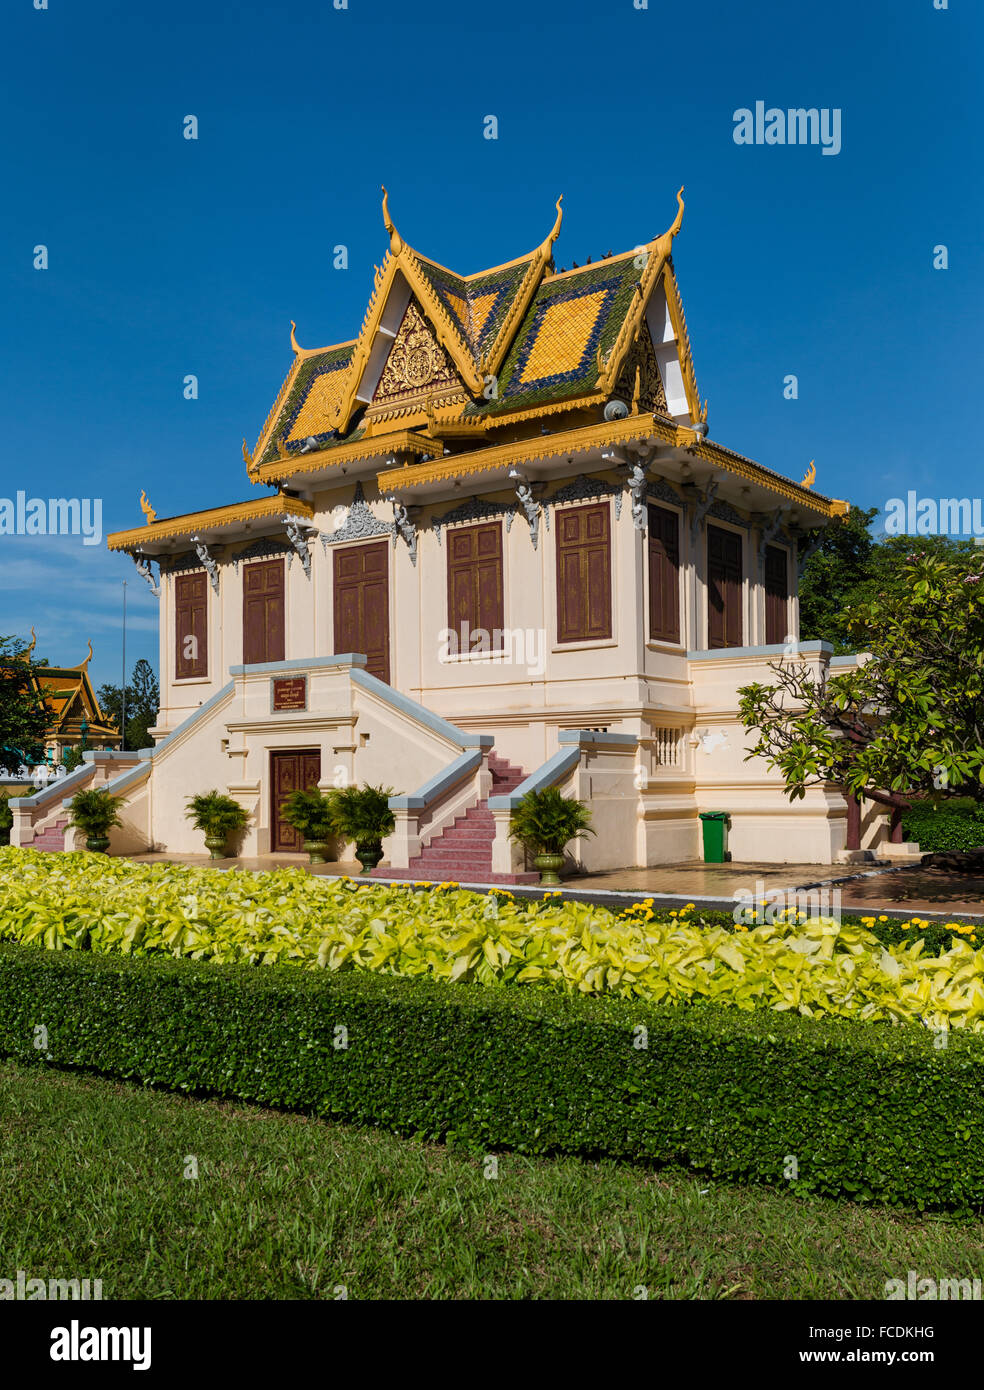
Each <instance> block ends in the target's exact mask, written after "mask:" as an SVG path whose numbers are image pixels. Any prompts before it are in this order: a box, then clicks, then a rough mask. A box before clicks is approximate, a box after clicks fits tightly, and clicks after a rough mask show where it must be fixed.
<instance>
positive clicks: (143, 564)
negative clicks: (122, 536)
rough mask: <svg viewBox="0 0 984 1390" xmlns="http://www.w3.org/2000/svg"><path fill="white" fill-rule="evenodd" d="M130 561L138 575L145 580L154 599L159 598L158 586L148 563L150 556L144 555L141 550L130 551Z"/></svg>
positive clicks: (159, 590) (151, 567)
mask: <svg viewBox="0 0 984 1390" xmlns="http://www.w3.org/2000/svg"><path fill="white" fill-rule="evenodd" d="M130 559H131V560H132V561H133V563H134V564H135V565H136V567H137V570H138V571H139V573H140V574H141V575H142V576H143V578H144V579H146V581H147V583H148V585H149V587H150V592H151V593H152V594H153V595H154V598H160V596H161V589H160V584H159V583H158V582H157V580H155V578H154V570H153V566H152V565H151V562H150V556H149V555H145V554H144V553H143V551H142V550H131V551H130Z"/></svg>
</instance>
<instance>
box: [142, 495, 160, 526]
mask: <svg viewBox="0 0 984 1390" xmlns="http://www.w3.org/2000/svg"><path fill="white" fill-rule="evenodd" d="M140 510H141V511H142V512H143V514H144V516H145V517H146V518H147V525H148V526H153V524H154V522H155V521H156V520H157V513H156V512H155V511H154V509H153V507H152V506H151V505H150V503H149V502H148V501H147V494H146V492H144V491H143V489H142V488H141V490H140Z"/></svg>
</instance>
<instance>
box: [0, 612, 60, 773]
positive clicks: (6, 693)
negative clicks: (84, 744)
mask: <svg viewBox="0 0 984 1390" xmlns="http://www.w3.org/2000/svg"><path fill="white" fill-rule="evenodd" d="M40 664H41V663H39V662H33V661H32V660H31V658H30V654H29V651H28V649H27V648H26V647H25V645H24V643H23V642H21V641H19V640H18V639H17V638H16V637H0V770H2V771H3V772H7V773H10V774H11V775H12V776H13V775H16V774H17V772H18V770H19V768H20V766H21V764H22V763H37V762H41V761H42V760H43V759H44V741H45V733H46V732H47V729H48V725H49V723H50V721H51V710H50V709H49V708H48V706H47V705H46V704H45V702H44V700H42V699H41V698H40V696H39V695H38V693H37V689H36V687H35V685H34V683H33V681H32V678H31V672H32V670H33V669H34V667H36V666H37V665H40Z"/></svg>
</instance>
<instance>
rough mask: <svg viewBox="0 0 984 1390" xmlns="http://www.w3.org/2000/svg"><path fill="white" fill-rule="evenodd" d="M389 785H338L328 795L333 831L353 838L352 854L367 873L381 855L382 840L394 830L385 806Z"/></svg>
mask: <svg viewBox="0 0 984 1390" xmlns="http://www.w3.org/2000/svg"><path fill="white" fill-rule="evenodd" d="M393 795H394V792H393V789H392V788H391V787H340V788H339V789H338V790H337V791H335V792H334V793H333V794H332V797H331V804H332V819H333V822H334V827H335V830H336V831H337V833H338V834H339V835H341V836H344V838H345V839H346V840H354V841H355V857H356V859H358V861H359V863H360V864H361V865H362V872H363V873H364V874H367V873H368V872H369V870H370V869H374V868H375V867H376V865H377V864H378V863H379V861H380V859H382V857H383V839H384V837H385V836H387V835H392V833H393V831H394V830H395V829H396V817H395V816H394V815H393V812H392V811H391V810H390V807H389V799H390V797H391V796H393Z"/></svg>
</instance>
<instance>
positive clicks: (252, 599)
mask: <svg viewBox="0 0 984 1390" xmlns="http://www.w3.org/2000/svg"><path fill="white" fill-rule="evenodd" d="M285 627H286V624H285V620H284V562H283V560H264V561H262V562H261V563H254V564H249V565H244V566H243V665H244V666H256V665H258V664H260V663H261V662H264V661H283V659H284V633H285Z"/></svg>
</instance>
